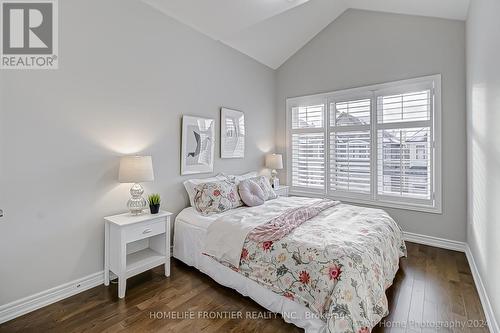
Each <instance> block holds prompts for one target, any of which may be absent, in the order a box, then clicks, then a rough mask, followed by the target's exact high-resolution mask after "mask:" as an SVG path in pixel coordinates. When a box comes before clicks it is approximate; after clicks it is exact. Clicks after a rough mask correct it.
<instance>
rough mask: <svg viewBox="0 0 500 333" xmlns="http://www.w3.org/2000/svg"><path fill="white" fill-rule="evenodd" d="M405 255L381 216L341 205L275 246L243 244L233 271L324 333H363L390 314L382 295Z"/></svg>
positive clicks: (390, 223)
mask: <svg viewBox="0 0 500 333" xmlns="http://www.w3.org/2000/svg"><path fill="white" fill-rule="evenodd" d="M405 255H406V247H405V244H404V241H403V238H402V232H401V229H400V228H399V226H398V225H397V224H396V222H395V221H394V220H393V219H392V218H391V217H390V216H389V215H388V214H387V213H386V212H384V211H383V210H379V209H372V208H361V207H355V206H351V205H346V204H339V205H336V206H334V207H332V208H329V209H327V210H325V211H323V212H322V213H320V214H319V215H318V216H316V217H314V218H312V219H311V220H309V221H307V222H305V223H303V224H302V225H300V226H299V227H297V228H296V229H295V230H293V231H292V232H291V233H290V234H288V235H287V236H285V237H284V238H282V239H280V240H277V241H274V242H272V241H266V242H256V241H253V240H251V239H249V238H248V237H247V239H246V240H245V243H244V247H243V250H242V252H241V259H240V267H239V268H238V269H236V268H234V269H235V270H237V271H238V272H240V273H241V274H243V275H245V276H246V277H248V278H250V279H252V280H254V281H256V282H257V283H259V284H261V285H264V286H265V287H267V288H269V289H271V290H272V291H274V292H276V293H278V294H280V295H283V296H284V297H287V298H289V299H291V300H294V301H296V302H299V303H301V304H303V305H305V306H307V307H308V308H310V309H311V310H312V311H313V312H314V313H316V314H317V315H318V316H319V317H320V318H321V319H323V320H325V321H326V322H327V328H328V331H329V332H335V333H337V332H339V333H340V332H349V333H353V332H355V333H365V332H370V331H371V329H372V328H373V327H374V326H375V325H376V324H377V323H378V322H379V321H380V320H381V319H382V318H383V317H384V316H386V315H387V314H388V305H387V297H386V295H385V290H386V289H387V288H388V287H389V286H390V285H391V284H392V281H393V279H394V276H395V274H396V272H397V270H398V268H399V258H400V257H402V256H405Z"/></svg>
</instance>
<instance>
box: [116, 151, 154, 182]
mask: <svg viewBox="0 0 500 333" xmlns="http://www.w3.org/2000/svg"><path fill="white" fill-rule="evenodd" d="M153 180H154V174H153V159H152V158H151V156H123V157H122V158H121V160H120V171H119V172H118V181H120V183H142V182H151V181H153Z"/></svg>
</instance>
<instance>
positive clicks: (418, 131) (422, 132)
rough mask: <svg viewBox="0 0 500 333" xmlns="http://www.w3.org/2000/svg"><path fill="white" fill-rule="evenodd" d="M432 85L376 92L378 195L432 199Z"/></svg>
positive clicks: (403, 198) (420, 199) (423, 199)
mask: <svg viewBox="0 0 500 333" xmlns="http://www.w3.org/2000/svg"><path fill="white" fill-rule="evenodd" d="M432 91H433V90H432V87H429V88H428V89H423V90H422V89H417V87H415V88H413V89H411V88H410V90H409V91H408V92H405V93H399V94H394V93H384V92H378V93H377V110H376V111H377V152H378V156H377V180H378V182H377V195H378V196H381V197H384V196H388V197H391V198H392V199H394V198H399V200H407V199H414V200H416V201H417V200H418V201H421V202H431V201H432V199H433V198H432V193H433V189H432V156H433V151H432V149H433V146H432V142H433V126H432V109H433V93H432Z"/></svg>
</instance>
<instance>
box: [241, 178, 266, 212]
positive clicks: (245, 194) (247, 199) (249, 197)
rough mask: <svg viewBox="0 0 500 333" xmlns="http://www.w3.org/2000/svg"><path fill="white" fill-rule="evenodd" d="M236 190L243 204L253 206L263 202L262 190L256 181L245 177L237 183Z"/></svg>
mask: <svg viewBox="0 0 500 333" xmlns="http://www.w3.org/2000/svg"><path fill="white" fill-rule="evenodd" d="M238 192H239V193H240V197H241V200H243V202H244V203H245V205H247V206H250V207H253V206H260V205H262V204H263V203H264V201H265V200H264V198H265V197H264V191H262V189H261V188H260V186H259V185H257V183H256V182H254V181H252V180H249V179H246V180H243V181H241V182H240V183H239V184H238Z"/></svg>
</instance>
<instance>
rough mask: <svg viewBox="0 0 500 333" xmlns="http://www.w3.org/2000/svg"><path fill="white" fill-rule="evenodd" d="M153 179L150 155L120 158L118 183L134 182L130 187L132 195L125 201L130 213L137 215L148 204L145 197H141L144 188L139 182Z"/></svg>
mask: <svg viewBox="0 0 500 333" xmlns="http://www.w3.org/2000/svg"><path fill="white" fill-rule="evenodd" d="M153 180H154V174H153V160H152V158H151V156H123V157H122V158H121V160H120V171H119V172H118V181H119V182H120V183H134V185H133V186H132V187H131V188H130V195H131V196H132V197H131V198H130V199H129V200H128V202H127V208H128V209H129V211H130V213H131V214H133V215H139V214H141V213H142V211H143V210H144V209H145V208H146V207H147V206H148V205H147V201H146V199H144V198H143V197H142V194H143V193H144V189H143V188H142V186H141V184H139V183H143V182H151V181H153Z"/></svg>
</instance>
